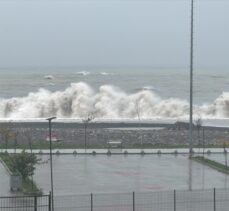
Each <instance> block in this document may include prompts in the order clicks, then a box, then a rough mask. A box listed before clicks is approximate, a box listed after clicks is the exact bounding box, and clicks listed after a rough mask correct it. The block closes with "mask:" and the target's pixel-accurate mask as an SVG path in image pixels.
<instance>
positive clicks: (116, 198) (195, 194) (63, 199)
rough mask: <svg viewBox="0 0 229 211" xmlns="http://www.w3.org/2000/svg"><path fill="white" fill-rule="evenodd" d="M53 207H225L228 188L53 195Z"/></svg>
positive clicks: (218, 210) (172, 210) (133, 210)
mask: <svg viewBox="0 0 229 211" xmlns="http://www.w3.org/2000/svg"><path fill="white" fill-rule="evenodd" d="M54 200H55V211H226V210H229V189H210V190H192V191H189V190H173V191H160V192H159V191H158V192H142V193H140V192H133V193H113V194H87V195H70V196H55V199H54Z"/></svg>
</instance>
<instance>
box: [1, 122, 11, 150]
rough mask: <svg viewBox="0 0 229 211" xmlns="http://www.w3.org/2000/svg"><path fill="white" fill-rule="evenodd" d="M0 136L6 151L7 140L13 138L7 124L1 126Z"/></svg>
mask: <svg viewBox="0 0 229 211" xmlns="http://www.w3.org/2000/svg"><path fill="white" fill-rule="evenodd" d="M0 134H1V137H2V139H3V141H4V142H5V149H6V150H7V149H8V143H9V140H10V138H12V137H13V131H12V130H11V128H10V125H9V123H6V124H1V127H0Z"/></svg>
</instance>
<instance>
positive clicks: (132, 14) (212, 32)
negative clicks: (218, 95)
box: [0, 0, 229, 68]
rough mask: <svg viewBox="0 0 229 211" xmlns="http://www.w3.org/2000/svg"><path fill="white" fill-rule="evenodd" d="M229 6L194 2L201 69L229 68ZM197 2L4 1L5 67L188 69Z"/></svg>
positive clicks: (0, 26)
mask: <svg viewBox="0 0 229 211" xmlns="http://www.w3.org/2000/svg"><path fill="white" fill-rule="evenodd" d="M228 11H229V1H228V0H195V47H194V48H195V65H196V66H198V67H200V68H228V67H229V59H228V56H229V42H228V39H229V12H228ZM189 33H190V0H133V1H131V0H122V1H121V0H106V1H99V0H90V1H88V0H84V1H79V0H75V1H74V0H63V1H60V0H58V1H57V0H56V1H55V0H49V1H48V0H47V1H44V0H31V1H29V0H24V1H23V0H6V1H3V0H0V67H2V68H4V67H24V66H54V67H58V66H92V67H93V66H150V67H181V68H182V67H186V66H188V64H189V46H190V44H189V41H190V37H189Z"/></svg>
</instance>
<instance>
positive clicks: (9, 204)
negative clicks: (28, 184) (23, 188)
mask: <svg viewBox="0 0 229 211" xmlns="http://www.w3.org/2000/svg"><path fill="white" fill-rule="evenodd" d="M0 210H1V211H51V197H50V195H41V196H40V195H39V196H4V197H0Z"/></svg>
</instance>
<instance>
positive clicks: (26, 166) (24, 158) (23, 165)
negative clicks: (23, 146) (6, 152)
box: [12, 151, 40, 180]
mask: <svg viewBox="0 0 229 211" xmlns="http://www.w3.org/2000/svg"><path fill="white" fill-rule="evenodd" d="M39 161H40V159H38V158H37V156H36V155H35V154H29V153H26V152H25V151H22V153H20V154H15V155H13V156H12V168H13V171H18V172H19V173H20V174H21V175H22V178H23V179H24V180H25V179H26V178H28V177H29V176H33V175H34V170H35V169H36V167H35V165H36V164H38V163H39Z"/></svg>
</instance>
